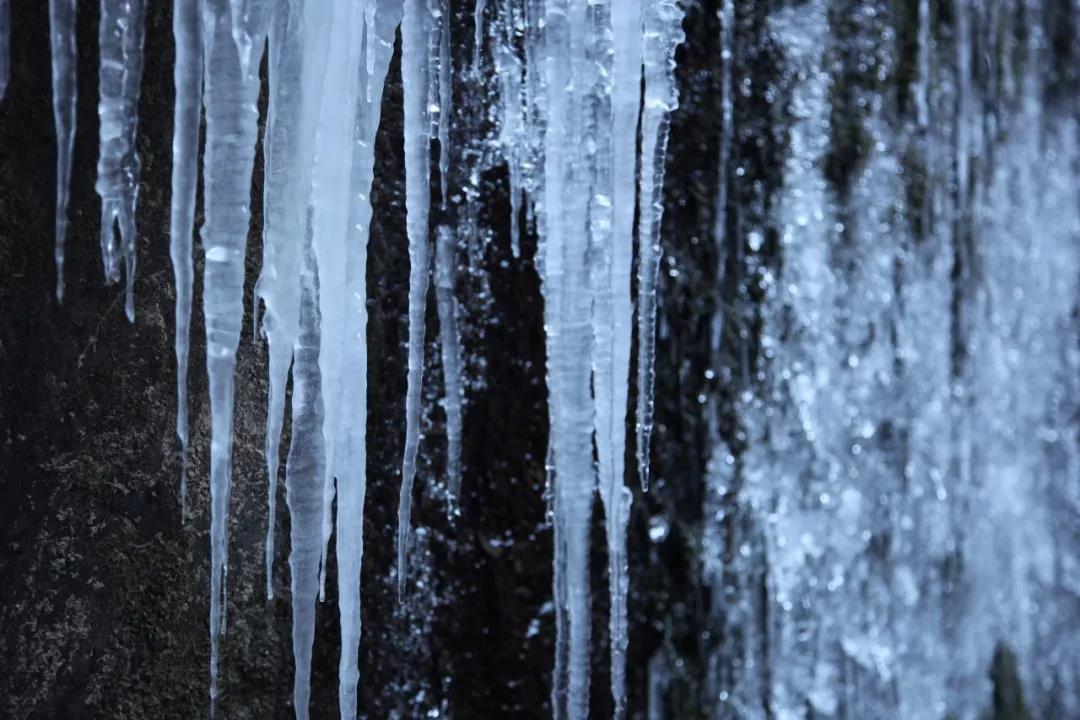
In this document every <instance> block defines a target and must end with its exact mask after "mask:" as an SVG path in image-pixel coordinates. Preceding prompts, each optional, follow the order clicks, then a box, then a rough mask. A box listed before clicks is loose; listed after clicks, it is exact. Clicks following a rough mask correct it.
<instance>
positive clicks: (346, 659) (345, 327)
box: [316, 0, 427, 720]
mask: <svg viewBox="0 0 1080 720" xmlns="http://www.w3.org/2000/svg"><path fill="white" fill-rule="evenodd" d="M345 5H346V6H347V5H351V3H345ZM363 10H365V11H366V12H364V14H363V17H364V18H367V19H368V20H370V23H371V24H366V25H365V26H364V27H363V28H354V27H353V25H352V24H351V23H349V24H348V25H347V26H346V27H345V28H344V30H345V32H346V33H347V34H348V37H351V38H354V39H356V40H361V39H362V40H363V42H364V43H366V45H367V47H366V51H367V57H368V59H369V60H370V67H371V68H372V72H371V73H368V72H366V71H365V72H360V74H359V75H360V77H359V79H360V82H359V83H358V84H353V85H350V86H348V91H347V92H348V94H349V95H350V96H355V95H356V93H357V90H354V88H355V89H358V94H359V97H360V103H359V108H358V109H357V106H356V104H355V103H352V102H351V101H350V102H348V103H345V107H346V108H353V109H354V110H355V114H352V113H350V114H349V120H350V122H349V124H348V127H349V131H350V132H349V136H350V138H351V139H350V141H349V142H348V144H346V145H344V146H342V145H333V144H330V145H328V146H327V148H326V151H327V152H330V151H336V152H338V153H340V151H341V148H342V147H352V150H353V151H352V154H351V168H350V173H349V175H348V177H347V178H345V184H346V187H347V188H348V189H349V190H350V195H349V198H348V217H347V223H346V224H345V227H344V230H345V232H346V235H345V245H344V250H345V252H344V258H343V261H344V262H343V265H344V270H345V272H344V278H343V282H342V284H341V286H340V288H339V290H340V292H341V294H340V295H328V294H327V292H326V286H325V285H324V284H321V286H320V287H321V289H320V309H322V308H325V307H327V306H328V305H335V304H336V305H338V306H340V307H341V308H342V312H343V317H342V318H341V321H340V322H341V324H340V326H338V329H328V326H327V324H326V320H325V316H324V320H323V335H324V337H325V336H326V335H327V334H328V333H330V332H338V333H339V334H337V335H336V337H337V338H338V339H339V340H340V341H341V343H342V347H341V351H340V353H339V357H340V358H341V362H340V372H339V376H340V384H339V386H338V391H339V392H340V403H339V404H340V415H339V420H338V423H339V427H338V430H337V436H338V440H337V447H336V448H335V452H334V454H333V455H330V454H329V453H328V457H332V458H333V462H334V475H335V476H336V477H337V483H338V485H337V498H338V500H337V541H336V550H337V561H338V563H337V565H338V605H339V611H340V615H341V638H342V641H341V660H340V662H339V666H338V669H339V688H338V705H339V708H340V712H341V717H342V720H354V718H355V717H356V686H357V680H358V678H359V668H358V661H359V650H360V600H361V595H360V567H361V563H362V560H363V547H364V534H363V531H364V523H363V520H364V499H365V495H366V490H367V475H366V463H367V449H366V446H365V444H366V440H367V366H368V363H367V283H366V277H367V240H368V232H369V225H370V222H371V213H372V208H371V199H370V193H371V184H372V180H373V178H374V161H375V157H374V146H375V134H376V132H377V130H378V127H379V120H380V111H381V106H382V94H383V86H384V84H385V81H386V73H387V69H388V67H389V65H390V56H391V54H392V53H393V49H394V37H395V34H396V30H397V26H398V24H399V23H400V22H401V16H402V12H403V10H402V3H401V0H379V2H378V8H377V10H374V11H373V10H372V8H370V7H368V8H364V9H363ZM358 12H359V10H358ZM368 20H365V21H364V22H365V23H366V22H367V21H368ZM342 24H344V23H342ZM338 25H339V23H338V22H337V20H336V19H335V24H334V27H335V29H336V28H337V27H338ZM350 31H352V32H350ZM357 49H358V50H360V51H363V50H364V48H362V47H361V48H357ZM332 52H333V51H332ZM358 66H359V63H350V64H349V65H347V66H346V67H347V68H358ZM328 67H333V66H332V65H328ZM330 75H331V74H328V77H329V76H330ZM328 90H329V88H328ZM368 98H371V100H370V101H369V100H368ZM342 100H343V97H342V96H334V95H333V94H331V93H329V92H328V95H327V101H326V102H325V103H324V108H323V112H324V115H325V114H326V112H327V105H331V106H332V107H333V108H340V107H341V105H342V104H343V103H342ZM424 134H425V135H427V131H426V128H425V131H424ZM320 142H321V138H320ZM324 209H326V208H324ZM316 249H318V246H317V247H316ZM338 261H341V258H340V257H339V258H338ZM319 263H320V268H324V267H325V265H324V264H323V261H322V260H321V259H320V261H319ZM322 275H323V271H322V270H320V282H321V278H322ZM324 300H325V302H324ZM325 347H326V343H325V342H324V343H323V348H325ZM321 366H322V358H321V357H320V367H321ZM326 387H327V383H326V381H325V378H324V381H323V388H324V389H325V388H326ZM324 399H325V397H324ZM324 425H325V423H324Z"/></svg>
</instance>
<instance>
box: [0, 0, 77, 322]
mask: <svg viewBox="0 0 1080 720" xmlns="http://www.w3.org/2000/svg"><path fill="white" fill-rule="evenodd" d="M0 12H2V11H0ZM75 13H76V5H75V0H49V44H50V48H51V49H52V82H53V118H54V120H55V123H56V250H55V257H56V299H57V300H58V301H60V302H63V300H64V240H65V239H66V237H67V224H68V218H67V214H68V193H69V188H70V185H71V153H72V152H73V151H74V149H75V101H76V90H77V83H76V72H77V70H76V61H77V59H76V54H75ZM2 96H3V90H0V97H2Z"/></svg>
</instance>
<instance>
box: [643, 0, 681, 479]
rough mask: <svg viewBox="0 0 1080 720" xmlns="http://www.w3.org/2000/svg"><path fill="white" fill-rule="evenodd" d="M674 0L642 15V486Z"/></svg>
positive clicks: (672, 92) (677, 22) (672, 101)
mask: <svg viewBox="0 0 1080 720" xmlns="http://www.w3.org/2000/svg"><path fill="white" fill-rule="evenodd" d="M682 18H683V11H682V8H681V7H680V6H679V4H678V2H677V0H656V2H653V3H652V4H650V5H649V6H648V7H647V8H646V9H645V14H644V66H645V103H644V105H645V110H644V115H643V118H642V123H641V126H642V129H641V158H642V161H641V165H642V168H641V179H640V198H641V222H639V223H638V343H639V347H640V350H639V351H638V369H637V370H638V372H637V377H638V396H637V460H638V473H639V475H640V477H641V486H642V488H644V489H648V487H649V441H650V438H651V436H652V426H653V387H654V383H655V380H656V372H655V369H654V363H655V361H656V283H657V280H658V278H657V276H658V274H659V270H660V252H661V250H660V221H661V219H662V217H663V214H664V198H663V191H664V164H665V162H666V161H667V142H668V131H669V129H670V127H669V124H670V115H671V111H672V110H674V109H675V108H676V106H677V105H678V89H677V88H676V87H675V76H674V70H675V48H676V46H678V44H679V43H681V42H682V41H683V38H684V35H683V32H682Z"/></svg>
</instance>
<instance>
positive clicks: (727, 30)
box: [711, 0, 735, 353]
mask: <svg viewBox="0 0 1080 720" xmlns="http://www.w3.org/2000/svg"><path fill="white" fill-rule="evenodd" d="M720 24H721V28H720V63H721V66H720V94H721V99H720V103H721V105H720V108H721V109H720V159H719V164H720V170H719V173H718V178H717V183H716V188H717V189H716V219H715V221H714V223H713V242H714V243H715V245H716V256H717V262H716V278H717V285H718V286H719V285H720V284H722V283H723V278H724V266H725V264H726V263H727V251H726V245H727V240H726V238H727V196H728V158H729V157H730V156H731V141H732V138H733V137H734V128H733V126H732V122H733V120H734V117H735V98H734V96H733V95H732V90H733V85H732V63H733V62H734V60H735V28H734V24H735V0H724V3H723V5H722V6H721V10H720ZM723 332H724V313H722V312H718V313H716V314H715V316H714V318H713V327H712V338H711V340H712V346H711V347H712V351H713V352H714V353H715V352H717V351H718V350H719V349H720V340H721V337H722V336H723Z"/></svg>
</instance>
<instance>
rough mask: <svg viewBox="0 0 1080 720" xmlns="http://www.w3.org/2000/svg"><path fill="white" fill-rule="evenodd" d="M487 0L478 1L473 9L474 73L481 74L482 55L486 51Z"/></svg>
mask: <svg viewBox="0 0 1080 720" xmlns="http://www.w3.org/2000/svg"><path fill="white" fill-rule="evenodd" d="M486 7H487V0H476V5H475V6H474V8H473V72H476V73H478V72H480V53H481V52H482V51H483V49H484V9H485V8H486Z"/></svg>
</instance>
